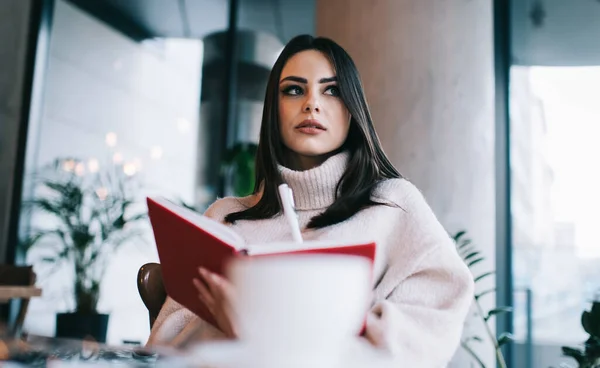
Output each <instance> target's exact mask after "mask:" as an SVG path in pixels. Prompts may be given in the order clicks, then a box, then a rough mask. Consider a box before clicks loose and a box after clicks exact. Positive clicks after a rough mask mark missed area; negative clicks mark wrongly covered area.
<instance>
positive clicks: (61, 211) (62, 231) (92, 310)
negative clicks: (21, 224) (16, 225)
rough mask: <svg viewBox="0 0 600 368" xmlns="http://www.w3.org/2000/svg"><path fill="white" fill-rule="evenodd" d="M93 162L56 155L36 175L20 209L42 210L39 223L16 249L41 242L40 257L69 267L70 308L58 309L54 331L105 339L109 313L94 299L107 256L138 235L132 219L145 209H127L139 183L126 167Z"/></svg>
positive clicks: (142, 217) (143, 214)
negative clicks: (100, 166) (89, 166)
mask: <svg viewBox="0 0 600 368" xmlns="http://www.w3.org/2000/svg"><path fill="white" fill-rule="evenodd" d="M93 166H94V167H93V168H92V170H91V171H90V170H87V173H86V172H85V171H86V170H85V165H84V163H83V162H82V161H80V160H76V159H70V158H67V159H58V160H56V161H55V162H54V163H53V164H51V165H49V166H48V167H45V168H44V169H43V170H41V171H40V173H38V175H36V177H35V178H34V179H33V182H34V188H35V189H34V193H35V194H34V197H33V198H32V199H30V200H26V201H25V202H24V209H25V210H26V211H28V212H31V211H36V212H39V213H40V214H41V215H43V218H42V219H43V221H37V222H39V223H42V224H43V226H41V227H36V228H32V229H30V230H29V231H27V232H26V235H25V236H24V237H23V238H22V239H21V241H20V246H21V249H20V250H21V251H24V252H28V251H30V250H31V249H32V248H33V247H36V248H42V249H40V250H41V253H42V254H43V256H41V257H40V261H42V262H46V263H51V264H53V265H54V266H56V267H55V268H57V267H60V266H67V267H69V268H70V269H71V270H72V272H73V280H72V284H71V286H72V290H73V298H74V302H75V303H74V304H75V308H74V310H73V311H70V312H68V313H59V314H57V316H56V336H57V337H67V338H86V337H88V338H89V337H91V338H93V339H94V340H96V341H99V342H105V341H106V330H107V325H108V317H109V316H108V315H107V314H101V313H98V310H97V305H98V300H99V296H100V284H101V282H102V278H103V276H104V273H105V270H106V267H107V262H108V260H109V258H110V256H111V255H112V254H113V253H114V252H115V251H116V250H117V249H118V248H119V247H120V246H121V245H122V244H124V243H125V242H126V241H128V240H130V239H132V238H133V237H136V236H139V235H141V230H140V229H139V228H136V227H135V226H133V225H134V223H136V222H139V221H142V220H145V219H146V216H147V213H146V211H145V209H144V211H140V212H138V213H132V212H133V211H135V207H136V204H137V203H138V201H137V200H136V194H137V193H139V188H138V185H137V183H136V181H135V180H134V178H133V174H132V171H131V170H129V171H128V170H127V169H125V170H123V166H112V167H109V168H106V169H105V170H102V171H100V170H98V167H97V166H98V165H97V163H96V164H95V165H93ZM124 171H125V172H124ZM127 174H129V175H127ZM34 223H36V222H34Z"/></svg>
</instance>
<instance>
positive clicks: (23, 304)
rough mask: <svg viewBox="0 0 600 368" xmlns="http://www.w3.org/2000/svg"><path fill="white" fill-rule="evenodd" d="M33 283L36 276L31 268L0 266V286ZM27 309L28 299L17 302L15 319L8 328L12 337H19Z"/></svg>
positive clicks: (30, 284)
mask: <svg viewBox="0 0 600 368" xmlns="http://www.w3.org/2000/svg"><path fill="white" fill-rule="evenodd" d="M35 281H36V274H35V272H33V266H15V265H9V264H0V285H2V286H34V285H35ZM28 307H29V299H28V298H25V299H21V300H19V304H18V313H17V317H16V319H15V320H14V321H13V324H12V325H11V326H9V329H10V333H11V334H12V335H13V336H16V337H19V336H21V331H22V329H23V322H25V315H26V314H27V308H28Z"/></svg>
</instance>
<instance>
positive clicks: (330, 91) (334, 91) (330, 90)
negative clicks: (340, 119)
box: [325, 86, 340, 97]
mask: <svg viewBox="0 0 600 368" xmlns="http://www.w3.org/2000/svg"><path fill="white" fill-rule="evenodd" d="M325 94H326V95H331V96H335V97H339V96H340V89H339V88H338V86H329V87H327V88H326V89H325Z"/></svg>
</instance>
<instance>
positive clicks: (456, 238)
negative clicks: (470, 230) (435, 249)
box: [452, 230, 467, 243]
mask: <svg viewBox="0 0 600 368" xmlns="http://www.w3.org/2000/svg"><path fill="white" fill-rule="evenodd" d="M466 233H467V232H466V231H464V230H461V231H459V232H457V233H456V234H455V235H454V236H453V237H452V239H454V241H455V242H457V243H458V241H459V240H460V238H461V237H462V236H463V235H465V234H466Z"/></svg>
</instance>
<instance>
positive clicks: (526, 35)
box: [0, 0, 600, 367]
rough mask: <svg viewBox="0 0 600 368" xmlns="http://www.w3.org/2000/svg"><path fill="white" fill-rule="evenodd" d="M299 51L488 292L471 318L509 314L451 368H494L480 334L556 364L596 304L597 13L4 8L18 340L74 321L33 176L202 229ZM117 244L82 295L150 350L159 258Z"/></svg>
mask: <svg viewBox="0 0 600 368" xmlns="http://www.w3.org/2000/svg"><path fill="white" fill-rule="evenodd" d="M298 34H312V35H319V36H327V37H331V38H333V39H334V40H335V41H337V42H338V43H340V44H341V45H342V46H343V47H344V48H346V50H347V51H348V52H349V53H350V55H351V56H352V57H353V58H354V60H355V62H356V64H357V66H358V68H359V71H360V72H361V75H362V78H363V83H364V86H365V89H366V93H367V98H368V102H369V106H370V108H371V110H372V114H373V117H374V121H375V126H376V129H377V132H378V134H379V136H380V138H381V140H382V142H383V145H384V149H385V150H386V152H387V154H388V155H389V156H390V158H391V159H392V161H393V163H394V164H395V165H396V167H398V168H399V170H400V171H401V172H402V173H403V175H405V176H406V177H408V178H409V179H410V180H412V181H413V182H414V183H415V184H416V185H417V186H418V187H419V188H420V189H421V190H422V191H423V193H424V194H425V197H426V198H427V199H428V201H429V203H430V205H431V206H432V208H433V209H434V211H435V213H436V214H437V216H438V218H439V219H440V221H441V222H442V224H443V225H444V226H445V227H446V228H447V230H448V232H449V233H451V234H456V233H458V232H460V231H466V234H465V235H464V237H467V238H468V239H470V240H471V241H472V244H473V245H475V247H476V248H475V249H476V250H477V251H478V252H481V254H482V255H484V259H483V258H482V260H481V261H479V262H476V264H472V265H471V266H472V269H473V272H474V274H475V275H476V276H477V275H482V274H486V273H488V272H494V273H493V274H490V275H491V276H490V277H486V278H485V279H483V278H482V279H481V280H480V282H478V285H477V286H478V290H479V292H484V291H485V290H487V289H489V288H491V287H494V286H495V289H494V290H493V292H489V293H486V295H485V296H482V297H481V298H479V299H478V300H477V303H479V304H477V303H475V304H474V305H479V306H481V307H482V308H483V309H484V310H485V311H490V310H494V309H495V308H497V307H505V306H506V307H512V308H513V310H512V312H511V313H504V312H502V313H500V312H498V313H491V314H488V312H486V315H488V316H489V318H487V319H486V320H485V321H483V320H482V319H481V318H478V317H477V315H476V312H477V310H478V309H477V308H475V307H474V315H473V316H471V317H470V319H469V320H468V321H467V325H466V327H467V328H466V331H465V338H464V339H463V342H464V344H463V349H459V351H458V352H457V356H456V358H455V362H454V363H453V364H454V366H456V367H469V366H477V367H479V366H481V364H479V363H477V358H479V359H480V360H481V362H483V363H484V364H485V366H493V365H494V364H496V361H497V354H495V350H496V349H495V347H494V344H493V342H490V341H489V339H488V338H487V337H486V336H487V334H488V332H489V331H491V333H492V335H494V336H496V337H497V339H498V341H502V342H506V344H504V346H503V347H502V353H503V355H504V359H505V360H506V363H507V366H509V367H549V366H559V364H560V363H561V362H571V363H573V362H574V361H573V360H572V359H571V358H569V357H565V356H563V352H562V350H561V347H562V346H579V345H581V344H582V343H583V342H584V341H585V340H586V339H587V338H588V337H589V336H588V333H587V332H586V331H584V328H583V327H582V325H581V314H582V312H583V311H584V310H586V309H589V307H590V305H591V302H592V301H593V300H594V299H598V297H599V294H598V292H599V290H600V230H599V229H600V226H599V225H600V224H599V221H600V216H598V214H597V212H598V208H600V192H599V188H600V174H599V171H598V169H597V167H598V163H597V160H598V158H600V148H598V147H600V146H598V145H597V144H596V143H597V142H598V140H599V139H600V104H598V103H597V100H596V98H597V96H599V95H600V43H598V42H597V39H598V38H599V36H600V2H598V1H595V0H569V1H564V0H512V1H509V0H494V1H492V0H478V1H465V0H451V1H439V0H378V1H373V2H371V1H366V0H346V1H344V0H1V1H0V261H2V262H4V263H6V264H30V265H33V266H34V269H35V271H36V274H37V285H39V286H40V287H41V288H42V289H43V295H42V297H39V298H34V299H32V300H31V303H30V304H29V307H28V310H27V316H26V319H25V321H24V325H23V328H24V330H25V331H27V332H28V333H31V334H36V335H42V336H53V335H54V334H55V331H56V323H57V322H56V321H57V320H56V315H57V314H59V313H64V312H69V311H72V310H73V309H75V308H76V304H77V303H76V299H77V298H74V297H73V293H74V289H73V288H74V286H73V285H74V284H73V279H74V278H77V277H78V274H77V272H76V271H75V272H74V270H73V266H72V264H70V263H69V262H68V260H66V261H65V259H62V258H64V257H62V256H64V254H63V255H61V254H56V253H55V254H52V252H51V251H50V253H48V252H49V250H48V247H50V248H52V245H53V244H56V243H57V242H58V243H60V242H61V239H56V238H54V239H52V238H51V237H50V238H47V239H46V240H45V243H43V244H42V246H38V245H39V244H36V246H31V245H32V244H24V241H23V239H27V238H28V236H30V234H32V233H35V230H36V229H39V228H43V229H45V230H46V231H50V232H51V231H52V230H53V229H56V226H55V225H56V218H53V217H52V216H51V215H52V213H50V214H49V213H48V211H45V212H44V211H41V213H40V212H39V211H32V210H31V209H30V208H29V205H28V203H30V202H31V200H32V199H40V198H42V199H44V198H51V199H52V198H54V199H56V197H52V196H50V197H48V195H50V194H49V192H48V188H46V189H45V191H44V189H40V188H39V176H40V174H41V173H45V172H47V171H48V170H50V171H51V172H52V175H54V176H53V177H54V178H56V175H59V176H60V175H62V177H64V175H67V176H68V177H69V180H71V182H73V183H78V184H77V185H81V186H82V188H83V187H85V188H87V189H85V190H83V192H84V193H88V191H91V192H89V193H88V194H90V193H91V195H92V197H93V198H94V200H95V201H96V202H94V203H96V204H97V203H103V204H102V205H103V206H104V205H105V204H106V203H107V202H106V198H108V197H110V195H111V194H112V191H113V189H111V188H114V186H111V185H115V182H114V181H110V180H109V181H102V180H100V179H98V177H99V176H101V175H100V174H105V173H106V172H110V174H111V175H113V177H116V178H118V179H115V180H117V182H118V183H126V184H127V185H133V187H134V189H132V190H131V192H130V193H129V194H128V195H129V196H130V197H127V199H126V200H127V201H129V200H130V199H131V201H132V206H131V211H132V213H133V212H135V213H138V214H143V212H144V209H145V205H144V202H143V198H144V197H145V196H146V195H162V196H165V197H167V198H170V199H172V200H174V201H179V202H180V203H183V204H185V205H187V206H189V207H192V208H194V209H195V210H197V211H203V210H204V209H205V208H206V206H207V205H209V204H210V203H211V202H212V201H213V200H215V199H216V198H217V197H219V196H224V195H244V194H247V193H249V192H250V191H251V190H252V187H253V170H252V164H253V155H254V149H255V147H256V144H257V143H258V131H259V128H260V122H261V115H262V108H263V99H264V94H265V87H266V81H267V78H268V75H269V72H270V68H271V67H272V65H273V63H274V61H275V60H276V58H277V56H278V55H279V52H280V51H281V50H282V48H283V46H284V45H285V43H286V42H287V41H289V40H290V39H291V38H292V37H293V36H295V35H298ZM49 165H50V166H49ZM52 165H54V166H52ZM88 179H89V180H88ZM56 180H58V179H56ZM111 183H112V184H111ZM132 183H133V184H132ZM119 185H120V184H117V185H116V186H117V187H119ZM134 199H135V200H134ZM98 200H100V202H98ZM89 208H95V207H93V206H92V207H89ZM102 208H104V207H102ZM128 208H129V207H128ZM90 211H91V210H90ZM90 211H88V212H85V211H83V212H82V213H84V214H85V213H87V215H86V216H88V215H89V213H90ZM128 211H129V210H128ZM117 212H118V211H117ZM91 213H93V211H91ZM119 213H120V214H121V215H123V213H128V214H129V212H126V211H125V207H122V211H121V212H119ZM82 216H83V215H82ZM88 217H89V216H88ZM120 218H121V219H122V218H123V216H121V217H120ZM126 218H131V217H130V216H129V215H128V216H126ZM140 218H141V217H140ZM112 223H113V224H114V223H115V222H114V221H113V222H112ZM88 225H90V226H89V228H90V229H93V228H94V226H100V225H94V224H91V222H90V224H88ZM121 225H122V224H121ZM121 225H119V227H118V229H117V230H119V231H120V230H122V228H127V227H128V225H127V224H125V226H121ZM131 226H132V227H130V228H129V229H130V230H131V228H135V229H136V230H137V233H136V234H137V235H136V236H132V237H128V238H127V239H124V240H123V241H122V242H119V244H118V246H117V245H115V244H112V245H110V246H108V245H107V246H105V247H104V248H103V249H104V250H103V252H105V253H106V256H105V258H104V261H103V262H104V263H103V265H102V267H100V268H99V269H100V271H98V272H99V273H98V275H97V276H96V278H95V280H96V279H97V280H98V282H99V285H98V287H99V291H98V295H99V300H98V304H97V307H96V311H97V312H99V313H102V314H106V315H109V316H110V318H109V319H108V325H107V336H106V340H107V342H108V343H111V344H122V343H142V344H143V343H144V342H145V340H146V339H147V337H148V334H149V324H148V311H147V309H146V307H145V306H144V304H143V303H142V301H141V299H140V295H139V294H138V290H137V287H136V274H137V272H138V269H139V268H140V266H142V265H143V264H145V263H148V262H156V261H158V257H157V253H156V249H155V246H154V243H153V238H152V233H151V229H150V227H149V224H148V223H147V221H141V222H139V223H136V224H132V225H131ZM90 231H91V230H90ZM55 235H56V234H55ZM63 240H64V239H63ZM95 241H96V243H98V244H100V245H101V246H102V244H103V242H102V241H98V240H97V239H96V240H95ZM25 243H26V242H25ZM44 245H46V248H45V247H44ZM457 245H460V244H457ZM90 249H91V248H90ZM464 249H471V248H468V246H467V248H464ZM59 253H60V252H59ZM49 254H50V255H49ZM81 254H83V253H81ZM476 258H477V257H476ZM60 260H62V261H65V262H62V263H61V262H59V261H60ZM472 260H473V259H471V261H472ZM15 308H16V307H15V306H14V305H10V306H9V308H7V309H6V310H5V311H4V318H5V319H8V320H10V319H11V318H13V319H14V315H15V312H14V309H15ZM488 329H490V330H488ZM503 332H508V333H511V334H512V335H511V336H512V338H511V339H509V338H507V339H506V341H505V340H504V339H503V338H501V336H502V333H503ZM506 336H507V335H506ZM479 340H482V341H479ZM469 350H472V351H471V352H470V351H469ZM473 352H474V354H475V355H476V357H474V356H473V354H472V353H473Z"/></svg>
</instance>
